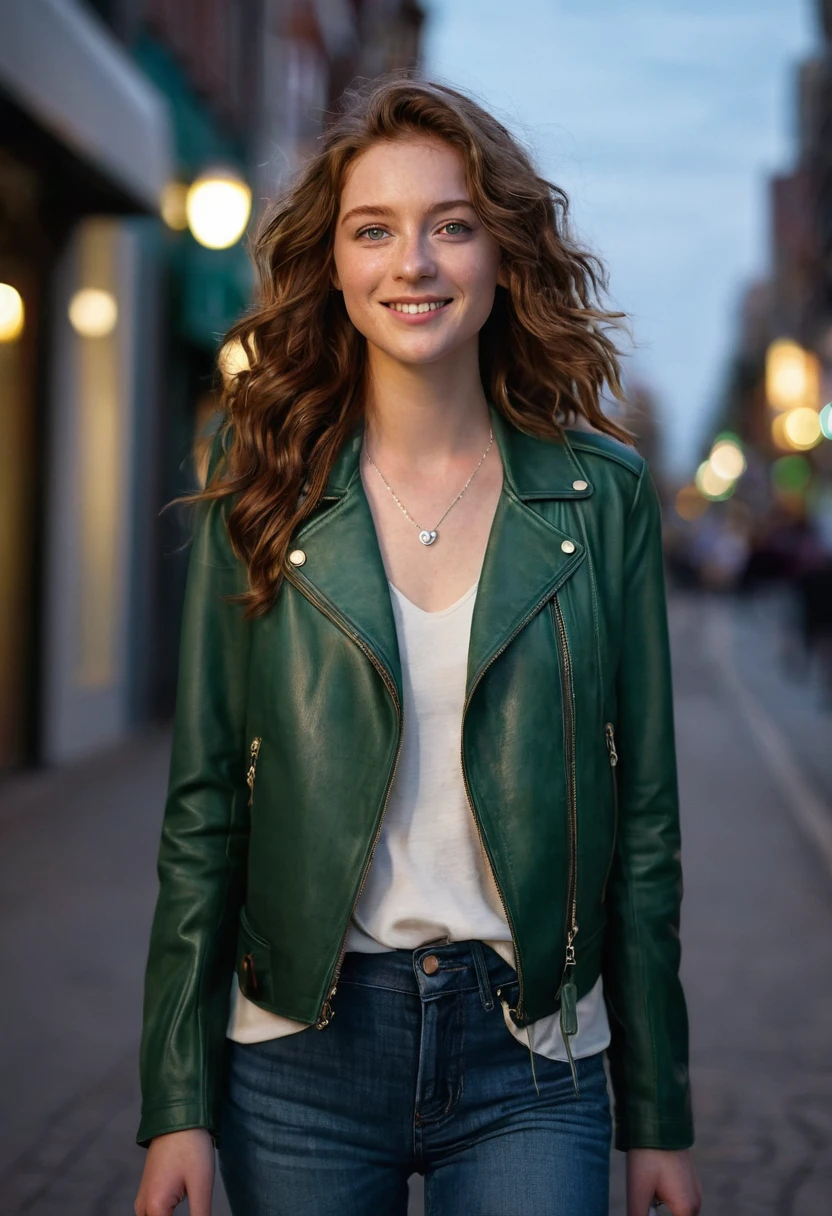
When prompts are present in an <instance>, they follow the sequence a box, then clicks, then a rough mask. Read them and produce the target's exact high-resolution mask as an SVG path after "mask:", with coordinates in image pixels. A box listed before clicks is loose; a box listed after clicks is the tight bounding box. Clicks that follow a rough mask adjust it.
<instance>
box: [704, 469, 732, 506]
mask: <svg viewBox="0 0 832 1216" xmlns="http://www.w3.org/2000/svg"><path fill="white" fill-rule="evenodd" d="M696 488H697V489H698V491H699V493H700V494H702V495H703V497H705V498H709V499H711V501H714V502H717V501H721V500H722V499H724V498H729V497H730V496H731V495H732V494H733V492H734V481H733V479H732V478H730V477H721V476H720V475H719V473H718V472H717V471H716V469H715V468H714V466H713V465H712V464H711V462H710V460H703V461H702V463H701V464H700V466H699V468H698V469H697V470H696Z"/></svg>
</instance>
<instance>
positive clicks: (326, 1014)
mask: <svg viewBox="0 0 832 1216" xmlns="http://www.w3.org/2000/svg"><path fill="white" fill-rule="evenodd" d="M287 581H288V582H290V583H291V584H292V586H294V587H295V588H296V589H297V590H298V591H300V593H301V595H304V596H306V598H307V599H309V600H310V601H311V602H312V603H313V604H314V605H315V607H316V608H318V609H320V611H321V612H322V613H323V614H324V616H325V617H327V618H328V619H329V620H330V621H332V623H333V625H335V626H337V628H338V629H340V630H341V631H342V632H343V633H345V634H346V635H347V637H349V638H351V639H352V641H354V642H355V644H356V646H358V648H359V649H360V650H362V651H363V652H364V654H365V655H366V656H367V658H368V659H369V660H370V662H371V663H372V664H373V666H374V667H375V669H376V671H377V672H378V673H379V675H380V676H381V678H382V680H383V681H384V684H385V687H386V688H387V691H388V692H389V693H390V696H391V697H392V698H393V704H394V705H395V707H396V717H397V718H398V722H399V740H398V744H397V747H396V755H395V758H394V760H393V767H392V769H391V771H390V776H389V778H388V780H387V789H386V791H385V794H384V802H383V804H382V807H381V816H380V818H379V821H378V827H377V829H376V834H375V836H374V838H373V843H372V847H371V848H370V856H369V857H368V858H367V864H366V865H365V867H364V872H363V873H362V875H361V882H360V884H359V887H358V893H357V895H356V897H355V899H354V900H353V904H352V908H351V909H350V914H349V917H348V918H347V926H346V928H345V929H344V936H343V937H342V938H341V946H340V948H339V951H338V959H337V961H336V963H335V969H334V971H333V973H332V976H331V978H330V981H329V985H330V987H329V992H328V994H327V996H326V998H325V1000H324V1003H323V1005H322V1006H321V1008H320V1011H319V1013H318V1016H317V1018H316V1019H315V1029H316V1030H323V1029H324V1027H325V1026H328V1025H329V1023H330V1022H331V1021H332V1019H333V1017H334V1016H335V1010H334V1009H333V1008H332V1001H333V999H334V997H335V993H336V992H337V990H338V980H339V977H340V975H341V967H342V966H343V963H344V955H345V954H346V952H347V951H346V943H347V935H348V933H349V929H350V921H351V920H352V914H353V912H354V911H355V909H356V907H357V905H358V901H359V900H360V899H361V892H362V891H363V890H364V883H365V882H366V881H367V875H368V873H369V872H370V866H371V865H372V862H373V855H374V853H375V851H376V845H377V844H378V842H379V837H380V836H381V827H382V824H383V822H384V815H385V812H386V810H387V803H388V802H389V801H390V792H391V790H392V788H393V781H394V780H395V776H396V769H397V768H398V764H399V757H400V756H401V753H402V742H403V740H404V711H403V709H402V707H401V702H400V701H399V694H398V690H397V689H396V686H395V684H394V683H393V681H392V680H391V679H390V677H389V675H388V674H387V672H386V671H385V669H384V667H383V666H382V665H381V663H379V661H378V659H377V658H376V656H375V655H374V654H373V652H372V650H371V649H370V647H369V646H367V645H366V643H364V642H362V640H361V638H360V637H359V636H358V634H357V633H354V632H353V631H352V630H351V629H348V628H347V627H346V626H345V625H344V623H343V621H340V620H338V619H337V617H335V616H334V615H333V613H331V612H330V611H329V609H328V608H327V607H326V605H325V604H324V603H323V601H322V600H321V599H319V598H318V596H316V595H314V594H313V593H312V592H311V591H308V590H307V589H306V588H304V587H301V586H300V585H299V584H298V583H296V582H295V580H294V579H293V578H288V577H287Z"/></svg>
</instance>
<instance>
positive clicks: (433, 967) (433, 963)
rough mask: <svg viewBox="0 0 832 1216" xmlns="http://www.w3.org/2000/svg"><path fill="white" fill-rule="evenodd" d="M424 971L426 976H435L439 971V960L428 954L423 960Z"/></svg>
mask: <svg viewBox="0 0 832 1216" xmlns="http://www.w3.org/2000/svg"><path fill="white" fill-rule="evenodd" d="M422 970H423V971H424V973H425V975H433V973H434V971H438V970H439V959H438V958H437V957H436V955H435V954H426V955H425V957H424V958H423V959H422Z"/></svg>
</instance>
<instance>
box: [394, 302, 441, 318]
mask: <svg viewBox="0 0 832 1216" xmlns="http://www.w3.org/2000/svg"><path fill="white" fill-rule="evenodd" d="M382 302H383V303H384V307H385V308H390V309H392V311H393V312H404V313H408V315H410V316H415V315H416V314H417V313H421V312H439V311H440V309H442V308H445V307H446V306H447V305H448V304H450V303H451V301H450V300H449V299H448V300H428V301H425V302H424V303H422V304H403V303H399V302H397V301H393V302H391V303H388V302H387V301H382Z"/></svg>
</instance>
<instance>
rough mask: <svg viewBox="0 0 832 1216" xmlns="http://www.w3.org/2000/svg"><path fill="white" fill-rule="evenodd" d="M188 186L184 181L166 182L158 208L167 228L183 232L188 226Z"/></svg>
mask: <svg viewBox="0 0 832 1216" xmlns="http://www.w3.org/2000/svg"><path fill="white" fill-rule="evenodd" d="M187 203H188V187H187V186H186V185H185V183H184V182H168V183H167V185H166V186H165V187H164V189H163V190H162V197H161V199H160V200H159V210H160V211H161V213H162V219H163V220H164V221H165V223H166V224H167V226H168V228H172V229H173V231H174V232H184V230H185V229H186V228H187V227H188V212H187Z"/></svg>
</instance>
